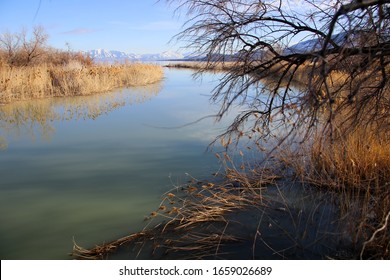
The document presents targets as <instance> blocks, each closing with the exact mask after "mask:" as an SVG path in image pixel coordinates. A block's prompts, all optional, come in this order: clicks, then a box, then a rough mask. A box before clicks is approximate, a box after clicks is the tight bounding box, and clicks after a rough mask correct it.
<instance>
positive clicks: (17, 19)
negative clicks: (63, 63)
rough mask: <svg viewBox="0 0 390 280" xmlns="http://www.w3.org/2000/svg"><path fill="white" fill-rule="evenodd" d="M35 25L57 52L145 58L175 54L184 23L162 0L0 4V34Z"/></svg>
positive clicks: (16, 0) (8, 0) (7, 0)
mask: <svg viewBox="0 0 390 280" xmlns="http://www.w3.org/2000/svg"><path fill="white" fill-rule="evenodd" d="M37 25H40V26H43V27H44V29H45V31H46V33H47V34H48V35H49V41H48V44H49V45H50V46H52V47H55V48H59V49H64V50H67V49H68V47H69V48H70V49H71V50H73V51H87V50H91V49H99V48H103V49H108V50H118V51H123V52H126V53H136V54H149V53H160V52H163V51H178V50H179V46H177V45H175V44H174V43H169V41H170V39H171V38H172V37H173V36H174V35H175V34H177V33H178V32H180V30H181V27H182V25H183V23H182V22H180V19H179V17H178V16H175V13H174V8H173V7H169V6H168V5H167V4H166V2H165V1H164V0H162V1H159V2H158V1H157V0H106V1H102V0H0V32H1V33H4V32H11V33H14V32H20V31H21V30H22V29H23V28H25V29H27V30H28V31H31V30H32V29H33V27H34V26H37Z"/></svg>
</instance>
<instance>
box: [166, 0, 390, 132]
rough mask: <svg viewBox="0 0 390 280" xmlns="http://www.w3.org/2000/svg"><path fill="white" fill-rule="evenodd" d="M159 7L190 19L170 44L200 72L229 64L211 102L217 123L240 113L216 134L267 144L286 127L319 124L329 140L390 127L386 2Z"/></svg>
mask: <svg viewBox="0 0 390 280" xmlns="http://www.w3.org/2000/svg"><path fill="white" fill-rule="evenodd" d="M168 2H170V3H171V4H175V5H177V6H178V11H179V13H180V12H182V11H183V10H184V11H185V13H186V16H188V17H189V20H188V21H187V23H186V24H185V27H184V30H183V31H182V32H181V33H179V34H178V35H177V36H176V39H177V40H180V41H181V42H185V43H186V44H187V46H186V47H187V48H190V49H192V50H194V52H196V53H197V54H198V55H199V54H203V55H205V57H207V62H208V64H213V63H220V62H224V60H225V59H226V57H229V59H230V60H231V57H232V56H233V57H234V61H235V64H234V66H233V67H232V68H231V70H230V71H229V72H228V73H227V74H226V75H225V76H224V78H223V79H222V81H221V82H220V84H219V85H218V86H217V87H216V88H215V91H214V94H213V99H214V100H219V101H222V106H221V109H220V112H219V116H220V117H222V116H223V115H224V114H225V113H226V112H227V111H228V110H229V109H230V107H231V106H232V105H233V104H237V103H238V104H241V105H244V104H247V105H248V107H247V110H245V111H243V112H242V113H240V114H239V115H238V116H237V118H236V119H235V121H234V123H233V124H232V125H231V127H230V128H229V130H228V131H227V134H225V135H229V136H231V135H232V134H234V133H235V135H237V136H238V138H239V136H240V135H243V133H244V130H245V131H246V132H248V131H249V132H250V131H254V130H256V129H257V130H259V129H261V131H262V134H261V135H262V136H267V135H269V134H270V133H272V131H273V129H276V128H277V127H278V124H280V125H282V124H284V123H286V122H293V124H292V125H291V126H290V128H291V130H290V132H293V131H296V130H297V129H298V128H302V127H303V128H305V131H306V135H308V133H310V131H312V129H313V128H317V127H319V124H321V127H322V128H323V129H325V131H326V132H327V133H330V135H332V133H334V132H335V131H343V133H347V132H348V131H350V130H354V129H356V128H357V127H358V126H359V127H364V126H371V128H370V129H372V128H373V127H376V128H379V127H380V128H381V129H383V128H384V127H387V128H390V125H389V112H390V100H389V98H390V96H389V92H390V86H389V71H390V65H389V63H390V5H389V3H390V1H389V0H360V1H350V0H348V1H342V0H334V1H318V0H317V1H316V0H315V1H307V0H304V1H281V0H280V1H273V0H264V1H260V0H207V1H206V0H168ZM297 43H298V44H297ZM264 79H266V80H267V82H264ZM261 80H263V82H260V81H261ZM294 82H300V83H301V84H302V85H303V87H301V88H300V89H299V90H296V89H295V87H294ZM335 117H338V118H337V121H336V120H335ZM249 123H250V124H251V125H250V126H248V124H249ZM244 125H245V128H244ZM387 130H390V129H387ZM328 135H329V134H328Z"/></svg>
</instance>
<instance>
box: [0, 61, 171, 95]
mask: <svg viewBox="0 0 390 280" xmlns="http://www.w3.org/2000/svg"><path fill="white" fill-rule="evenodd" d="M163 75H164V73H163V70H162V67H161V66H159V65H153V64H142V63H128V64H118V65H97V64H91V65H83V64H81V63H79V62H78V61H70V62H68V63H67V64H65V65H50V64H38V65H31V66H17V67H16V66H14V67H11V66H9V65H2V66H1V67H0V103H10V102H13V101H18V100H28V99H37V98H47V97H63V96H79V95H91V94H96V93H102V92H108V91H112V90H114V89H116V88H121V87H131V86H141V85H148V84H152V83H155V82H158V81H160V80H162V78H163Z"/></svg>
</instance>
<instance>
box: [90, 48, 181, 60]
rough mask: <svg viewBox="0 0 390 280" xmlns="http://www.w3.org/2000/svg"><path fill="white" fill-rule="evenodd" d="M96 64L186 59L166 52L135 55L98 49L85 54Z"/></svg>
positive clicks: (174, 53) (178, 54)
mask: <svg viewBox="0 0 390 280" xmlns="http://www.w3.org/2000/svg"><path fill="white" fill-rule="evenodd" d="M84 54H85V55H88V56H89V57H91V58H92V59H93V60H94V61H96V62H123V61H126V60H131V61H158V60H179V59H184V56H183V55H182V54H180V53H177V52H172V51H166V52H162V53H156V54H134V53H125V52H121V51H116V50H105V49H96V50H89V51H87V52H84Z"/></svg>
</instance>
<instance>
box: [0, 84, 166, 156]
mask: <svg viewBox="0 0 390 280" xmlns="http://www.w3.org/2000/svg"><path fill="white" fill-rule="evenodd" d="M161 89H162V83H161V82H160V83H155V84H151V85H147V86H142V87H133V88H130V89H122V90H119V91H116V92H113V93H106V94H97V95H91V96H77V97H63V98H47V99H41V100H30V101H20V102H15V103H12V104H6V105H3V106H1V107H0V132H3V133H4V134H5V135H1V134H0V149H4V148H6V147H7V135H22V134H23V135H30V137H31V138H33V139H34V138H36V137H37V136H40V137H42V138H43V139H46V140H50V138H51V136H52V135H53V133H54V132H55V126H54V125H53V122H54V121H70V120H80V119H83V120H86V119H91V120H95V119H96V118H98V117H99V116H101V115H103V114H109V113H110V112H112V111H114V110H117V109H119V108H121V107H124V106H126V105H127V106H129V105H134V104H140V103H144V102H147V101H150V100H151V99H152V98H153V97H155V96H157V95H158V93H159V92H160V91H161Z"/></svg>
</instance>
